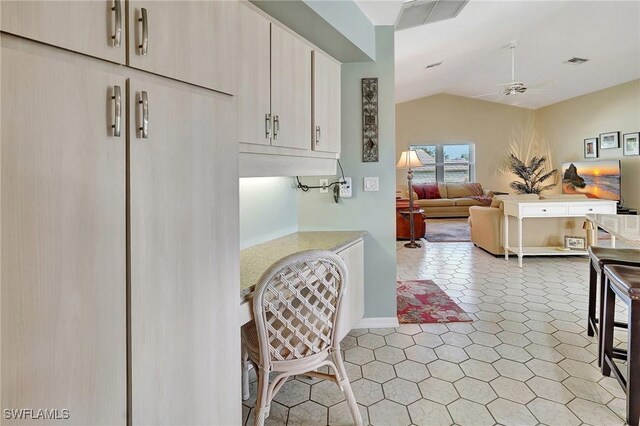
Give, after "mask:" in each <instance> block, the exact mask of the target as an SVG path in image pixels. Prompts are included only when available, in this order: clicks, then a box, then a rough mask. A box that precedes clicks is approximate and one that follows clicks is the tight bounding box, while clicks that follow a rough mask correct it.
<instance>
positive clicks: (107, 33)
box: [0, 0, 126, 64]
mask: <svg viewBox="0 0 640 426" xmlns="http://www.w3.org/2000/svg"><path fill="white" fill-rule="evenodd" d="M0 26H1V28H2V31H5V32H8V33H12V34H15V35H19V36H22V37H26V38H30V39H32V40H36V41H41V42H44V43H47V44H51V45H54V46H59V47H63V48H65V49H68V50H73V51H76V52H80V53H83V54H85V55H91V56H94V57H97V58H101V59H106V60H108V61H112V62H117V63H120V64H124V63H125V60H126V49H125V45H126V39H125V36H126V28H125V1H124V0H95V1H47V0H34V1H31V0H30V1H20V0H2V2H0Z"/></svg>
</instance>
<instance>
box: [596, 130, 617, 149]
mask: <svg viewBox="0 0 640 426" xmlns="http://www.w3.org/2000/svg"><path fill="white" fill-rule="evenodd" d="M614 148H620V132H609V133H600V149H614Z"/></svg>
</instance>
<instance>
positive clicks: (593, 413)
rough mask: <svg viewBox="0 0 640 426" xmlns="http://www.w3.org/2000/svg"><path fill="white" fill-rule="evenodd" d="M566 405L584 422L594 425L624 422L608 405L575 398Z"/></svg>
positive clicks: (612, 425)
mask: <svg viewBox="0 0 640 426" xmlns="http://www.w3.org/2000/svg"><path fill="white" fill-rule="evenodd" d="M567 407H569V409H570V410H571V411H572V412H573V414H575V415H576V416H578V418H580V420H582V421H583V422H585V423H588V424H596V425H607V426H616V425H623V424H624V423H625V422H624V421H623V420H622V419H621V418H620V417H618V416H617V415H616V414H615V413H614V412H613V411H611V409H609V407H606V406H603V405H602V404H596V403H595V402H591V401H587V400H584V399H580V398H576V399H574V400H573V401H571V402H570V403H569V404H567Z"/></svg>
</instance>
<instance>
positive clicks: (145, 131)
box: [138, 90, 149, 139]
mask: <svg viewBox="0 0 640 426" xmlns="http://www.w3.org/2000/svg"><path fill="white" fill-rule="evenodd" d="M138 104H139V105H142V114H141V116H140V118H141V120H142V125H141V126H140V127H138V130H139V131H140V136H141V137H142V139H147V138H148V137H149V99H148V98H147V92H145V91H144V90H143V91H142V92H140V98H139V99H138Z"/></svg>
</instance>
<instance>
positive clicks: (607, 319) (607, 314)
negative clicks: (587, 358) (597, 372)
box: [598, 274, 616, 377]
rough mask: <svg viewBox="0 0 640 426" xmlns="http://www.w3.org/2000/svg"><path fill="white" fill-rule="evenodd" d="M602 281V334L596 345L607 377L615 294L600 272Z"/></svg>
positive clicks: (609, 373) (611, 345)
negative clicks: (599, 343)
mask: <svg viewBox="0 0 640 426" xmlns="http://www.w3.org/2000/svg"><path fill="white" fill-rule="evenodd" d="M602 275H603V277H604V278H605V279H604V282H603V283H602V285H603V286H604V288H605V291H604V303H603V304H602V305H604V314H603V315H602V316H601V317H600V333H598V336H602V338H601V339H602V340H601V342H602V344H601V345H600V346H599V347H598V349H599V351H600V359H601V368H602V374H603V375H605V376H607V377H609V376H610V375H611V366H610V365H609V364H608V363H607V358H609V359H610V360H611V362H613V329H614V326H613V321H614V318H615V313H616V295H615V293H614V292H613V290H612V289H611V287H610V286H609V279H608V278H606V275H604V274H602Z"/></svg>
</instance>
